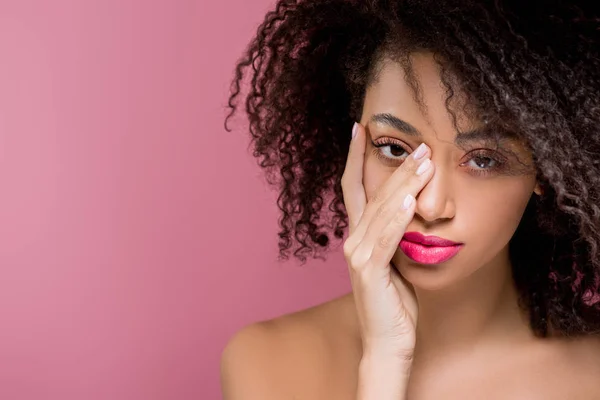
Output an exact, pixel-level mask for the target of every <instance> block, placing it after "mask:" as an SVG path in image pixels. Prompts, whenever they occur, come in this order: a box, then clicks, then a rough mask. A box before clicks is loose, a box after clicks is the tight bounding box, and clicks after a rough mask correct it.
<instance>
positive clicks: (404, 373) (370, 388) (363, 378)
mask: <svg viewBox="0 0 600 400" xmlns="http://www.w3.org/2000/svg"><path fill="white" fill-rule="evenodd" d="M411 365H412V362H409V361H406V360H402V359H399V358H397V357H390V356H389V355H388V356H381V355H377V354H376V353H366V354H363V357H362V359H361V361H360V364H359V373H358V392H357V399H358V400H387V399H390V400H403V399H405V398H406V389H407V387H408V380H409V377H410V369H411Z"/></svg>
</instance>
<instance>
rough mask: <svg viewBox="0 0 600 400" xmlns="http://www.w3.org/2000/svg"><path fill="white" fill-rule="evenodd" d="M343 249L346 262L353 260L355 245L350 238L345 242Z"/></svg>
mask: <svg viewBox="0 0 600 400" xmlns="http://www.w3.org/2000/svg"><path fill="white" fill-rule="evenodd" d="M342 249H343V252H344V257H345V258H346V260H350V259H351V258H352V253H353V252H354V244H353V243H352V241H351V240H350V238H348V239H346V240H345V241H344V246H343V248H342Z"/></svg>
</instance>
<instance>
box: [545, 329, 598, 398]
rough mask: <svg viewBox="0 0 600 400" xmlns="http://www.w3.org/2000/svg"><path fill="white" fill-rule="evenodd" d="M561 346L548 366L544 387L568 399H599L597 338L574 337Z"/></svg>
mask: <svg viewBox="0 0 600 400" xmlns="http://www.w3.org/2000/svg"><path fill="white" fill-rule="evenodd" d="M564 344H565V345H564V346H561V348H560V351H559V352H558V353H556V355H557V357H556V358H554V359H553V360H550V362H549V363H548V369H549V372H550V375H548V376H547V381H546V387H547V388H550V389H552V390H553V391H554V393H564V394H565V396H566V395H567V394H568V398H570V399H582V400H583V399H586V400H587V399H598V398H600V385H599V384H598V382H600V337H598V336H583V337H577V338H572V339H569V340H566V341H565V342H564ZM556 377H561V379H556ZM563 398H564V397H563Z"/></svg>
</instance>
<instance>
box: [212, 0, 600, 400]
mask: <svg viewBox="0 0 600 400" xmlns="http://www.w3.org/2000/svg"><path fill="white" fill-rule="evenodd" d="M594 7H595V8H594ZM599 17H600V12H599V11H598V7H597V6H593V5H591V2H590V3H583V2H582V3H581V4H578V5H576V4H568V3H566V2H562V1H543V2H542V1H533V2H524V1H519V2H516V1H491V0H488V1H464V0H461V1H458V0H456V1H450V0H436V1H429V0H369V1H366V0H318V1H317V0H304V1H291V0H280V1H279V2H278V3H277V7H276V9H275V10H274V11H273V12H270V13H269V14H267V16H266V19H265V21H264V23H263V24H262V25H261V27H260V28H259V30H258V33H257V36H256V37H255V38H254V40H253V41H252V43H251V45H250V47H249V48H248V50H247V53H246V55H245V57H244V58H243V59H242V60H241V61H240V63H239V64H238V66H237V73H236V77H235V80H234V85H233V93H232V95H231V97H230V101H229V105H230V106H231V108H232V113H233V112H235V110H236V99H237V97H238V95H239V93H240V87H241V86H240V85H241V82H242V79H243V76H244V75H243V72H244V71H245V69H246V68H247V67H250V66H252V69H251V72H252V75H251V77H252V81H251V83H250V88H249V90H250V92H249V93H248V95H247V98H246V103H245V109H246V112H247V114H248V116H249V118H250V131H251V134H252V136H253V141H254V145H255V155H256V156H258V157H259V158H260V165H261V166H262V167H264V168H265V169H266V170H267V171H268V172H269V177H270V182H273V183H275V181H276V180H275V179H274V175H273V173H274V172H277V173H279V176H280V179H279V181H278V183H280V184H281V196H280V199H279V202H278V205H279V207H280V208H281V210H282V212H283V218H282V219H281V221H280V222H281V226H282V228H283V230H282V232H280V237H281V242H280V249H281V257H282V258H286V257H287V255H288V252H289V250H290V249H291V248H292V246H294V245H295V244H298V245H299V246H298V248H297V249H296V250H295V251H294V255H295V256H296V257H298V258H299V259H300V260H302V261H304V260H305V255H306V253H307V252H312V254H313V255H317V253H318V252H319V250H326V249H328V247H329V244H330V242H329V240H330V235H329V234H328V231H331V232H332V233H333V236H335V238H337V239H342V238H343V236H344V231H345V229H346V228H348V236H347V237H346V239H344V240H343V249H344V255H345V258H346V261H347V263H348V266H349V272H350V277H351V282H352V288H353V290H352V293H351V294H349V295H347V296H344V297H341V298H338V299H335V300H333V301H330V302H328V303H326V304H323V305H320V306H317V307H313V308H311V309H308V310H304V311H301V312H298V313H293V314H290V315H286V316H283V317H280V318H277V319H275V320H272V321H264V322H260V323H257V324H254V325H251V326H249V327H246V328H244V329H243V330H242V331H241V332H239V333H237V334H236V335H235V337H234V338H233V339H232V340H231V341H230V342H229V344H228V346H227V348H226V349H225V351H224V353H223V357H222V386H223V393H224V397H225V399H228V400H244V399H263V400H268V399H278V400H279V399H377V400H385V399H410V400H415V399H599V398H600V339H599V332H600V294H599V293H598V292H599V284H600V261H599V260H600V257H599V254H598V251H599V245H600V208H599V201H600V165H599V163H600V135H599V133H600V131H599V130H600V96H598V93H599V91H600V51H599V47H598V43H599V39H600V18H599ZM355 122H356V123H355ZM350 132H352V137H353V138H351V135H350ZM329 195H332V196H331V197H330V196H329ZM326 201H327V202H328V204H326ZM327 210H329V211H331V214H327V215H326V213H325V211H327Z"/></svg>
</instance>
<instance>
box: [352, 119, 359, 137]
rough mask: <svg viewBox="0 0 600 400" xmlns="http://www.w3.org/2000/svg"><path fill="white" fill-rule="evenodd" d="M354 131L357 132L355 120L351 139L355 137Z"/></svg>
mask: <svg viewBox="0 0 600 400" xmlns="http://www.w3.org/2000/svg"><path fill="white" fill-rule="evenodd" d="M356 132H358V124H357V123H356V122H355V123H354V126H353V127H352V139H354V138H355V137H356Z"/></svg>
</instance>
